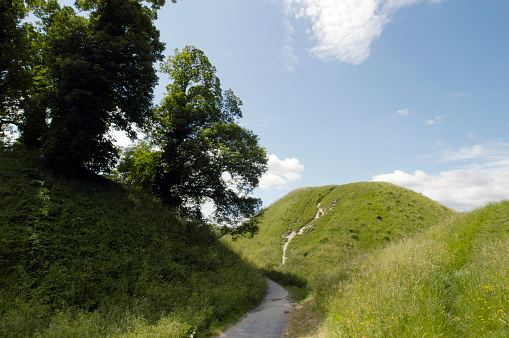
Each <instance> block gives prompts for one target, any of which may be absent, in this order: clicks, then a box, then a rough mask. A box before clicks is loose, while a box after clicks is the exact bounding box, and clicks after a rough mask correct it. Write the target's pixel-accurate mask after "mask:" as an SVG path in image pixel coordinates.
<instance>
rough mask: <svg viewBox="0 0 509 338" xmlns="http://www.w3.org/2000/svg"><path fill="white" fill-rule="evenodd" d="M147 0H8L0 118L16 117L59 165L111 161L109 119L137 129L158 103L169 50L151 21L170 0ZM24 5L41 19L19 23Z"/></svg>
mask: <svg viewBox="0 0 509 338" xmlns="http://www.w3.org/2000/svg"><path fill="white" fill-rule="evenodd" d="M173 2H175V0H173ZM149 3H151V7H148V6H147V5H146V2H142V1H139V0H99V1H97V0H78V1H76V2H75V5H74V7H71V6H63V7H62V6H60V5H59V3H58V1H56V0H45V1H28V0H27V1H22V0H11V1H2V5H1V6H2V17H1V20H2V23H5V26H3V25H2V36H1V37H0V38H1V40H2V50H1V52H2V55H1V64H0V66H1V67H2V69H0V71H1V73H2V76H1V81H0V85H1V86H0V89H1V95H0V99H1V100H2V102H1V103H2V105H1V110H0V118H1V121H2V125H1V127H2V128H5V127H6V126H8V125H12V124H14V125H16V126H17V127H18V128H19V131H20V132H21V138H20V141H21V142H22V143H23V144H25V145H27V146H29V147H38V148H41V149H42V150H43V154H44V156H45V159H46V162H47V163H48V164H50V165H51V166H53V168H54V169H58V170H61V171H66V172H76V171H82V170H84V169H86V170H91V171H94V172H103V171H108V170H109V169H111V168H112V167H113V165H114V164H115V162H116V160H117V150H116V149H115V147H114V146H113V143H112V139H111V137H110V136H109V135H108V133H109V130H110V128H112V127H114V128H115V129H117V130H124V131H126V132H128V133H129V134H130V135H131V136H132V135H133V134H134V133H133V127H134V126H142V125H143V124H144V123H145V120H146V117H147V116H148V115H149V113H150V110H151V108H152V99H153V88H154V86H155V85H156V83H157V76H156V71H155V68H154V64H155V62H156V61H161V60H162V59H163V55H162V52H163V50H164V44H163V43H162V42H161V41H159V31H158V30H157V29H156V28H155V26H154V24H153V22H154V20H155V19H156V17H157V13H156V10H157V9H159V8H160V7H161V6H162V5H164V3H165V1H164V0H152V1H149ZM4 11H5V12H4ZM4 13H5V15H4ZM28 13H30V14H32V15H34V16H36V17H37V18H38V19H39V21H38V23H37V24H34V23H31V22H25V23H22V19H24V18H25V17H26V16H27V15H28ZM86 14H88V15H86ZM4 43H5V45H4ZM4 46H5V48H4Z"/></svg>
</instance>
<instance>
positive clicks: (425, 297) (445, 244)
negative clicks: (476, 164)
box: [321, 202, 509, 337]
mask: <svg viewBox="0 0 509 338" xmlns="http://www.w3.org/2000/svg"><path fill="white" fill-rule="evenodd" d="M508 215H509V203H508V202H504V203H501V204H493V205H489V206H487V207H484V208H482V209H479V210H475V211H473V212H471V213H469V214H462V215H459V216H457V217H455V218H454V219H453V220H450V221H447V222H442V223H440V224H438V225H436V226H433V227H432V228H430V229H429V230H427V231H426V232H425V233H423V234H422V235H420V236H418V237H415V238H411V239H407V240H404V241H403V242H401V243H397V244H392V245H390V246H389V247H387V248H385V249H382V250H380V251H378V252H375V253H372V254H370V255H368V256H367V257H363V258H359V259H358V260H357V262H356V264H354V265H352V266H350V267H349V268H348V269H347V270H345V271H344V272H343V273H344V275H345V276H346V277H345V278H344V280H343V281H341V282H339V283H337V284H336V285H335V286H334V287H332V288H330V289H329V290H328V292H327V293H326V294H324V295H322V297H321V299H322V301H324V304H323V308H324V309H325V310H326V312H327V319H326V321H325V325H324V327H323V331H324V332H325V336H328V337H329V336H335V337H362V336H368V337H423V336H429V337H438V336H441V337H467V336H469V337H506V336H507V332H508V330H509V318H508V316H509V288H508V285H509V273H508V266H509V255H508V254H509V250H508V244H509V233H508V230H509V226H508V224H509V216H508Z"/></svg>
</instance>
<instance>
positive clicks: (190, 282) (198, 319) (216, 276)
mask: <svg viewBox="0 0 509 338" xmlns="http://www.w3.org/2000/svg"><path fill="white" fill-rule="evenodd" d="M0 275H1V276H2V277H1V278H0V336H2V337H30V336H37V337H140V336H143V337H186V336H190V335H195V336H206V335H208V334H211V333H214V332H216V330H217V329H218V328H221V327H223V326H224V325H225V324H228V323H231V322H232V321H234V320H235V319H236V318H238V317H239V316H240V315H241V314H242V313H243V312H244V311H246V310H248V309H249V308H250V307H252V306H253V305H254V304H255V303H256V302H257V301H258V300H259V299H260V298H261V297H262V296H263V294H264V290H265V287H266V284H265V281H264V279H263V277H262V276H261V274H260V273H259V272H258V270H256V269H255V268H254V267H253V266H252V265H250V264H247V263H245V262H244V261H242V260H241V259H240V258H239V257H238V256H237V255H236V254H235V253H233V252H232V251H231V250H230V249H229V248H227V247H226V246H225V245H223V244H222V243H220V241H219V240H218V239H217V236H216V235H215V233H214V232H213V231H212V230H211V228H210V227H209V226H207V225H204V224H199V223H195V222H188V221H185V220H183V219H181V218H179V217H177V216H176V215H175V214H174V213H172V212H171V211H169V210H168V209H167V208H165V207H164V206H163V205H161V204H160V203H158V202H157V201H154V200H153V198H151V197H149V196H146V195H144V194H142V193H140V192H138V191H132V190H128V189H126V188H125V187H122V186H120V185H118V184H116V183H113V182H111V181H109V180H107V179H105V178H103V177H98V176H90V177H87V178H82V179H71V178H62V177H57V176H55V175H53V174H51V173H50V172H49V171H47V170H46V169H45V168H44V167H43V166H42V165H41V164H40V161H39V158H38V154H37V153H35V152H28V151H25V150H23V149H14V150H12V149H11V150H2V151H0Z"/></svg>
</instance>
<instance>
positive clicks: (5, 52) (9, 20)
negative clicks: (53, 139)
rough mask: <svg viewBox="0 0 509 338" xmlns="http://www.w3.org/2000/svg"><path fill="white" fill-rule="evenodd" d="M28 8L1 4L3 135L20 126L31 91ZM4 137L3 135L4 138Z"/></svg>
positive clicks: (16, 0)
mask: <svg viewBox="0 0 509 338" xmlns="http://www.w3.org/2000/svg"><path fill="white" fill-rule="evenodd" d="M27 13H28V8H27V7H26V6H25V3H24V1H23V0H1V1H0V132H1V133H2V134H3V133H4V132H5V130H6V129H7V127H10V126H16V127H19V126H20V125H21V114H20V110H21V103H20V102H21V101H22V100H23V98H24V96H26V91H27V90H28V88H29V87H30V84H31V77H30V74H29V71H28V69H27V68H28V67H27V66H28V59H29V57H30V53H28V52H27V50H29V49H30V40H29V30H30V25H29V24H28V23H26V24H22V23H21V22H22V20H23V19H24V18H25V17H26V15H27ZM2 136H3V135H2Z"/></svg>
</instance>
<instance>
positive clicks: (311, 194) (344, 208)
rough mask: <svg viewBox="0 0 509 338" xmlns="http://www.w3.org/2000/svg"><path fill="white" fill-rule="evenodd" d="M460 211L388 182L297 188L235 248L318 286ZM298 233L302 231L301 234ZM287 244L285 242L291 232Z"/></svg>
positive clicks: (298, 280)
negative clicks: (353, 262)
mask: <svg viewBox="0 0 509 338" xmlns="http://www.w3.org/2000/svg"><path fill="white" fill-rule="evenodd" d="M455 214H456V213H455V212H454V211H452V210H450V209H448V208H446V207H444V206H442V205H440V204H438V203H436V202H434V201H432V200H430V199H429V198H427V197H424V196H422V195H420V194H417V193H415V192H413V191H410V190H408V189H404V188H401V187H397V186H395V185H392V184H389V183H375V182H369V183H366V182H361V183H353V184H347V185H342V186H324V187H315V188H301V189H298V190H295V191H293V192H291V193H290V194H288V195H287V196H285V197H284V198H282V199H280V200H279V201H277V202H275V203H274V204H272V205H271V206H270V207H268V208H267V209H266V210H265V211H264V213H263V214H262V215H261V216H259V226H260V230H259V232H258V233H257V234H256V235H255V236H254V237H253V238H251V239H249V238H242V239H238V240H237V241H232V240H231V238H229V237H225V238H224V240H225V241H226V242H229V243H230V245H231V246H232V248H234V250H236V251H238V252H240V253H241V254H242V256H243V257H245V258H247V259H248V260H249V261H250V262H252V263H254V264H256V265H257V266H259V267H260V268H263V269H266V270H268V271H276V272H278V274H279V273H282V274H283V275H286V278H290V280H291V283H293V284H297V285H304V284H311V285H312V286H313V287H316V286H317V284H318V283H319V281H322V280H323V278H324V275H328V274H330V273H331V272H332V271H334V270H335V269H338V267H339V266H341V265H343V264H346V263H347V262H349V261H350V260H351V259H352V258H353V257H356V256H357V255H359V254H363V253H368V252H372V251H373V250H376V249H378V248H381V247H384V246H386V245H388V244H389V243H394V242H397V241H398V240H401V239H402V238H405V237H408V236H411V235H414V234H416V233H418V232H419V231H422V230H426V229H428V228H429V227H431V226H433V225H436V224H437V223H439V222H440V221H441V220H444V219H447V218H450V217H451V216H453V215H455ZM299 233H300V234H299ZM292 236H293V238H292V239H291V241H290V242H289V243H288V245H287V248H286V261H285V263H284V264H282V262H283V251H284V245H285V244H286V243H287V242H288V238H289V237H292Z"/></svg>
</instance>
